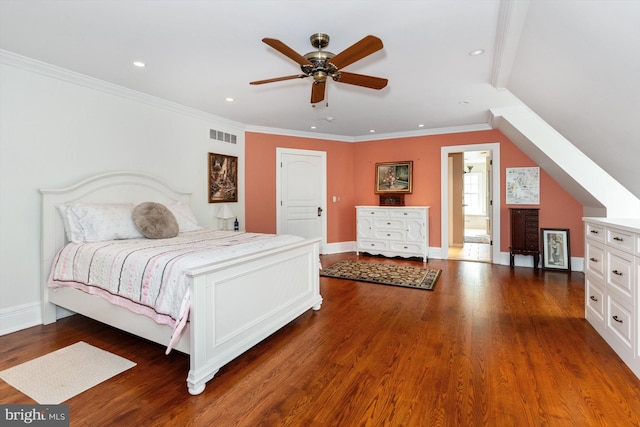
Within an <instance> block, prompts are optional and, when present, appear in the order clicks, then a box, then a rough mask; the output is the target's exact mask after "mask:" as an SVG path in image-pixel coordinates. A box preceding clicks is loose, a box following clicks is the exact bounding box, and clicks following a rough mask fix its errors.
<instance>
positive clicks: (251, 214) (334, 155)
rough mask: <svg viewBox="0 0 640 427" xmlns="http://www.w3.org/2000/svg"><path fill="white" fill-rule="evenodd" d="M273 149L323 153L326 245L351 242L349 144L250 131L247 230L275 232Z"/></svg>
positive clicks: (247, 146) (274, 156) (248, 133)
mask: <svg viewBox="0 0 640 427" xmlns="http://www.w3.org/2000/svg"><path fill="white" fill-rule="evenodd" d="M276 148H295V149H302V150H315V151H324V152H326V153H327V198H328V200H327V242H328V243H335V242H350V241H353V240H355V212H354V210H353V206H354V203H353V177H354V175H353V144H350V143H345V142H337V141H328V140H323V139H312V138H300V137H294V136H282V135H271V134H263V133H254V132H247V133H246V134H245V170H246V173H245V175H246V176H245V192H246V196H245V206H246V208H245V209H246V212H245V221H246V223H247V224H246V229H247V231H252V232H258V233H275V232H276V186H275V184H276ZM333 196H336V197H339V198H340V202H336V203H334V202H332V200H333Z"/></svg>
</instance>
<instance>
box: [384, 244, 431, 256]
mask: <svg viewBox="0 0 640 427" xmlns="http://www.w3.org/2000/svg"><path fill="white" fill-rule="evenodd" d="M390 245H391V250H392V251H395V252H401V253H411V254H422V253H424V249H425V245H423V244H420V243H413V242H390Z"/></svg>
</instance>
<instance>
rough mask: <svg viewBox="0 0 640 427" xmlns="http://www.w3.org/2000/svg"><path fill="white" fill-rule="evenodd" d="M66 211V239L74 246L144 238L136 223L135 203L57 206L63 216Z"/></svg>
mask: <svg viewBox="0 0 640 427" xmlns="http://www.w3.org/2000/svg"><path fill="white" fill-rule="evenodd" d="M65 208H66V209H65ZM64 210H66V215H64V216H63V218H66V221H65V226H66V227H67V238H68V239H69V241H71V242H73V243H84V242H102V241H105V240H118V239H138V238H143V237H144V236H143V235H142V234H141V233H140V232H139V231H138V230H137V229H136V226H135V224H134V223H133V218H132V214H133V204H132V203H100V204H82V203H72V204H69V205H66V206H65V207H61V206H58V211H59V212H60V213H61V214H63V211H64Z"/></svg>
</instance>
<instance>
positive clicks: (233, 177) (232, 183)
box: [209, 153, 238, 203]
mask: <svg viewBox="0 0 640 427" xmlns="http://www.w3.org/2000/svg"><path fill="white" fill-rule="evenodd" d="M237 201H238V158H237V157H235V156H226V155H224V154H215V153H209V203H227V202H237Z"/></svg>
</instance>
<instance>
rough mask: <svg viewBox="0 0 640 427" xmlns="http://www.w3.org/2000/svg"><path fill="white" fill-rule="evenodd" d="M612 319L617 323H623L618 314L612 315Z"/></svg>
mask: <svg viewBox="0 0 640 427" xmlns="http://www.w3.org/2000/svg"><path fill="white" fill-rule="evenodd" d="M612 319H613V320H615V321H616V322H618V323H624V322H623V321H622V320H620V318H619V317H618V316H613V317H612Z"/></svg>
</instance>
